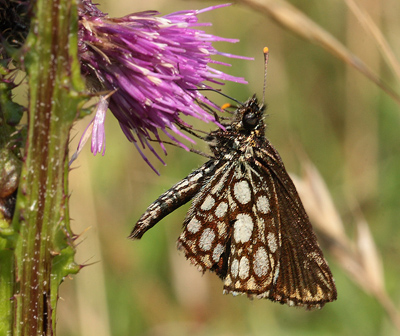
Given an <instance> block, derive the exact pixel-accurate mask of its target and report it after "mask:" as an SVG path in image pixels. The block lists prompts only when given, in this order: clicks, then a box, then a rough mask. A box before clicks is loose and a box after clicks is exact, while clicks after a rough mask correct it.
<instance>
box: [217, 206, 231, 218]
mask: <svg viewBox="0 0 400 336" xmlns="http://www.w3.org/2000/svg"><path fill="white" fill-rule="evenodd" d="M227 210H228V203H226V202H221V203H220V204H218V206H217V208H216V209H215V215H216V216H217V217H219V218H222V217H224V216H225V215H226V211H227Z"/></svg>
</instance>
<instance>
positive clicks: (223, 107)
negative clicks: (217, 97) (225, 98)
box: [221, 103, 232, 110]
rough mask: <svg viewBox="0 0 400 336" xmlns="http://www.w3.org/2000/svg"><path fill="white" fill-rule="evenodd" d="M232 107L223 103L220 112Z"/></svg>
mask: <svg viewBox="0 0 400 336" xmlns="http://www.w3.org/2000/svg"><path fill="white" fill-rule="evenodd" d="M231 106H232V105H231V104H229V103H225V104H224V105H222V106H221V110H226V109H227V108H228V107H231Z"/></svg>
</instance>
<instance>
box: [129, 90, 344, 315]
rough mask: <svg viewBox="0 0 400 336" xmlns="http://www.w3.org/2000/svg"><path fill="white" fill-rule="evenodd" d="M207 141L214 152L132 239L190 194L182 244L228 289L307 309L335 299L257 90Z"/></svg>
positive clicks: (155, 207) (154, 208) (150, 212)
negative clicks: (268, 132)
mask: <svg viewBox="0 0 400 336" xmlns="http://www.w3.org/2000/svg"><path fill="white" fill-rule="evenodd" d="M223 126H224V128H225V129H218V130H216V131H213V132H211V133H210V134H209V135H208V136H207V137H206V138H205V140H206V141H207V142H208V144H209V146H210V150H211V152H212V159H210V160H209V161H207V162H206V163H205V164H204V165H203V166H201V167H200V168H199V169H197V170H196V171H194V172H192V173H191V174H189V175H188V176H187V177H186V178H185V179H183V180H182V181H180V182H178V183H177V184H176V185H175V186H173V187H172V188H171V189H169V190H168V191H166V192H165V193H164V194H163V195H161V196H160V197H159V198H158V199H157V200H156V201H155V202H154V203H152V204H151V205H150V206H149V208H148V209H147V211H146V212H145V213H144V214H143V215H142V217H141V218H140V219H139V221H138V222H137V224H136V226H135V228H134V229H133V231H132V233H131V235H130V238H134V239H135V238H141V237H142V235H143V234H144V233H145V232H146V231H147V230H148V229H150V228H151V227H152V226H154V225H155V224H156V223H157V222H158V221H160V220H161V219H162V218H163V217H165V216H166V215H167V214H169V213H171V212H172V211H174V210H175V209H177V208H178V207H180V206H181V205H183V204H185V203H186V202H188V201H189V200H192V205H191V207H190V209H189V211H188V214H187V216H186V218H185V220H184V223H183V232H182V234H181V235H180V237H179V239H178V248H179V249H180V250H182V251H183V252H184V254H185V256H186V258H187V259H189V260H190V261H191V262H192V263H193V264H194V265H196V266H197V267H198V268H199V269H200V270H201V271H203V272H205V271H206V270H210V271H213V272H215V273H216V274H217V275H218V276H219V277H220V278H221V279H222V280H223V282H224V293H232V294H234V295H236V294H247V295H248V296H249V297H258V298H268V299H270V300H272V301H277V302H280V303H287V304H289V305H294V306H304V307H306V308H309V309H311V308H320V307H322V306H323V305H324V304H325V303H326V302H330V301H333V300H335V299H336V296H337V294H336V288H335V284H334V280H333V277H332V274H331V272H330V269H329V267H328V265H327V263H326V261H325V259H324V257H323V254H322V251H321V249H320V248H319V246H318V242H317V240H316V237H315V234H314V232H313V230H312V226H311V224H310V221H309V219H308V216H307V214H306V212H305V210H304V207H303V205H302V203H301V200H300V198H299V196H298V194H297V191H296V188H295V187H294V185H293V182H292V181H291V179H290V177H289V175H288V174H287V172H286V169H285V167H284V164H283V162H282V160H281V158H280V155H279V154H278V152H277V151H276V149H275V148H274V147H273V146H272V145H271V144H270V142H269V140H268V139H267V138H266V137H265V124H264V106H263V105H262V104H259V103H258V101H257V98H256V97H255V96H253V97H252V98H250V99H249V100H248V101H246V102H245V103H244V104H243V105H242V106H240V107H239V108H238V109H237V110H236V111H235V113H234V115H233V120H231V121H230V122H229V123H227V124H223Z"/></svg>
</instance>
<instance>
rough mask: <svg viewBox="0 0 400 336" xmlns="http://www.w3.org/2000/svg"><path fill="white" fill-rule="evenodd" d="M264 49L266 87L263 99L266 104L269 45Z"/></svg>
mask: <svg viewBox="0 0 400 336" xmlns="http://www.w3.org/2000/svg"><path fill="white" fill-rule="evenodd" d="M263 51H264V87H263V100H262V103H263V105H264V102H265V88H266V86H267V67H268V55H269V49H268V47H265V48H264V50H263Z"/></svg>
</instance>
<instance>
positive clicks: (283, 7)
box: [238, 0, 400, 104]
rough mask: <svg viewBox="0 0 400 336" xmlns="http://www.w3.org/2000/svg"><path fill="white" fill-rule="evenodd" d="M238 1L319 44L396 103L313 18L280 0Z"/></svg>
mask: <svg viewBox="0 0 400 336" xmlns="http://www.w3.org/2000/svg"><path fill="white" fill-rule="evenodd" d="M238 3H241V4H243V5H246V6H248V7H250V8H252V9H254V10H256V11H258V12H261V13H263V14H265V15H267V16H269V17H271V18H272V19H274V20H275V21H276V22H277V23H278V24H279V25H281V26H283V27H285V28H286V29H288V30H290V31H292V32H294V33H296V34H297V35H299V36H301V37H303V38H304V39H306V40H308V41H311V42H313V43H315V44H317V45H320V46H321V47H323V48H324V49H325V50H327V51H329V52H330V53H331V54H332V55H334V56H336V57H337V58H339V59H341V60H342V61H343V62H345V63H347V64H349V65H351V66H352V67H354V68H355V69H357V70H358V71H360V72H361V73H362V74H364V75H365V76H366V77H367V78H368V79H370V80H371V81H372V82H374V83H375V84H376V85H378V86H379V87H380V88H381V89H382V90H384V91H385V92H386V93H387V94H388V95H389V96H391V97H392V98H393V99H394V100H395V101H396V102H397V103H398V104H400V96H399V95H398V94H397V93H396V92H395V91H393V90H392V89H391V88H390V87H389V86H388V85H386V84H385V83H383V82H382V80H381V79H380V78H379V77H378V76H377V75H376V74H374V73H373V72H372V71H371V70H370V69H369V68H368V67H367V65H366V64H365V63H364V62H363V61H362V60H360V59H359V58H358V57H357V56H356V55H354V54H353V53H351V52H350V51H349V50H348V49H347V48H346V47H345V46H344V45H343V44H342V43H341V42H340V41H338V40H337V39H336V38H335V37H334V36H332V35H331V34H330V33H328V32H327V31H326V30H325V29H323V28H322V27H321V26H319V25H318V24H316V23H315V22H314V21H312V20H310V19H309V18H308V17H307V16H306V15H304V14H303V13H302V12H301V11H299V10H298V9H297V8H295V7H293V6H292V5H291V4H289V3H287V2H286V1H284V0H240V1H238Z"/></svg>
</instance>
